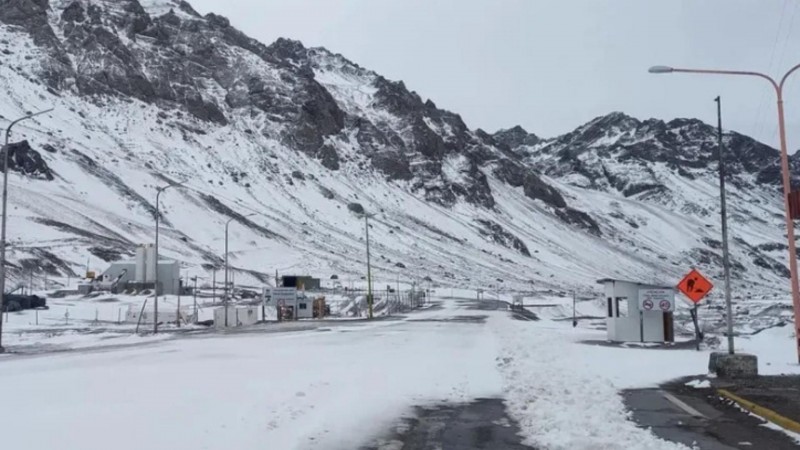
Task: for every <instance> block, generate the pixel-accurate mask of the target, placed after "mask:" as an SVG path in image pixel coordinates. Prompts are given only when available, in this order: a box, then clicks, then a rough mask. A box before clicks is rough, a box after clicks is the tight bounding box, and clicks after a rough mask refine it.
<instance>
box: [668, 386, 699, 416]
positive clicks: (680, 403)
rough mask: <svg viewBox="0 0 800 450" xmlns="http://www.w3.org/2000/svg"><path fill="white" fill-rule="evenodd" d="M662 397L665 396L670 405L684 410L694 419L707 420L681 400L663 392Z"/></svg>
mask: <svg viewBox="0 0 800 450" xmlns="http://www.w3.org/2000/svg"><path fill="white" fill-rule="evenodd" d="M661 395H663V396H664V398H665V399H667V400H669V402H670V403H672V404H673V405H675V406H677V407H678V408H680V409H682V410H683V411H684V412H685V413H687V414H689V415H690V416H692V417H698V418H700V419H705V418H706V416H704V415H703V414H702V413H700V411H698V410H696V409H694V408H692V407H691V406H689V405H687V404H686V403H685V402H683V401H682V400H680V399H679V398H677V397H675V396H674V395H672V394H670V393H669V392H664V391H661Z"/></svg>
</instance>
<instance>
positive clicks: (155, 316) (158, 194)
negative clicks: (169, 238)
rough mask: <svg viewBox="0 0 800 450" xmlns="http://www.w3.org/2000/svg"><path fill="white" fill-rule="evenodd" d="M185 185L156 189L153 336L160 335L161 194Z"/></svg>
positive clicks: (172, 185)
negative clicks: (159, 241)
mask: <svg viewBox="0 0 800 450" xmlns="http://www.w3.org/2000/svg"><path fill="white" fill-rule="evenodd" d="M182 185H183V183H178V184H168V185H166V186H162V187H159V188H156V248H155V252H156V261H155V264H156V270H155V278H154V280H153V281H154V283H155V284H154V285H153V290H154V291H155V299H154V301H153V334H158V219H159V218H160V217H161V213H160V212H159V205H160V202H159V199H160V197H161V193H162V192H164V191H166V190H167V189H169V188H171V187H180V186H182Z"/></svg>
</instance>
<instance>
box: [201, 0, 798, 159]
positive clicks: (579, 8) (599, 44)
mask: <svg viewBox="0 0 800 450" xmlns="http://www.w3.org/2000/svg"><path fill="white" fill-rule="evenodd" d="M190 2H191V3H192V4H193V5H194V6H195V8H196V9H197V10H198V11H200V12H201V13H203V14H205V13H207V12H212V11H213V12H216V13H218V14H222V15H224V16H227V17H229V18H230V19H231V21H232V22H233V24H234V25H235V26H236V27H237V28H239V29H241V30H242V31H244V32H245V33H247V34H249V35H250V36H253V37H255V38H257V39H259V40H262V41H264V42H265V43H267V44H269V43H271V42H272V41H274V40H275V39H276V38H278V37H289V38H293V39H298V40H301V41H303V43H304V44H306V45H307V46H324V47H326V48H328V49H329V50H331V51H333V52H338V53H342V54H343V55H344V56H345V57H347V58H349V59H350V60H352V61H354V62H356V63H358V64H360V65H361V66H363V67H366V68H369V69H372V70H375V71H376V72H378V73H380V74H381V75H384V76H385V77H387V78H389V79H394V80H403V81H405V82H406V85H407V86H408V87H409V88H410V89H413V90H415V91H417V92H418V93H419V94H420V95H421V96H422V97H423V98H430V99H431V100H433V101H434V102H435V103H436V104H437V105H438V106H439V107H441V108H445V109H449V110H452V111H454V112H456V113H459V114H461V115H462V117H463V118H464V120H465V121H466V122H467V125H469V126H470V127H471V128H483V129H485V130H487V131H490V132H493V131H495V130H497V129H499V128H508V127H511V126H513V125H517V124H519V125H522V126H523V127H525V128H526V129H527V130H528V131H529V132H533V133H536V134H537V135H540V136H543V137H552V136H555V135H558V134H561V133H564V132H567V131H570V130H572V129H574V128H576V127H577V126H578V125H580V124H582V123H584V122H586V121H588V120H591V119H592V118H594V117H596V116H599V115H603V114H606V113H608V112H611V111H623V112H625V113H627V114H630V115H633V116H635V117H638V118H650V117H656V118H661V119H671V118H674V117H697V118H700V119H702V120H705V121H707V122H709V123H716V110H715V104H714V102H713V99H714V97H716V96H717V95H722V98H723V108H724V109H723V120H724V126H725V127H726V128H731V129H735V130H737V131H740V132H743V133H745V134H748V135H751V136H754V137H756V138H758V139H760V140H762V141H764V142H765V143H767V144H770V145H773V146H776V147H777V145H778V138H777V112H776V106H775V95H774V93H773V91H772V90H771V88H770V87H769V85H768V84H767V83H766V82H765V81H763V80H760V79H757V78H731V77H714V76H700V75H684V74H671V75H651V74H648V73H647V68H648V67H649V66H651V65H656V64H665V65H672V66H675V67H687V68H726V69H746V70H759V71H764V72H767V73H768V74H770V75H775V76H778V74H779V73H780V75H782V74H783V73H784V72H785V71H786V70H788V69H789V68H790V67H791V66H792V65H794V64H796V63H800V0H702V1H701V0H695V1H690V0H646V1H645V0H550V1H544V0H225V1H224V2H220V1H219V0H191V1H190ZM785 96H786V114H787V121H788V130H789V147H790V149H794V148H800V71H798V72H796V73H795V75H794V76H793V78H792V79H790V81H789V82H788V83H787V89H786V92H785Z"/></svg>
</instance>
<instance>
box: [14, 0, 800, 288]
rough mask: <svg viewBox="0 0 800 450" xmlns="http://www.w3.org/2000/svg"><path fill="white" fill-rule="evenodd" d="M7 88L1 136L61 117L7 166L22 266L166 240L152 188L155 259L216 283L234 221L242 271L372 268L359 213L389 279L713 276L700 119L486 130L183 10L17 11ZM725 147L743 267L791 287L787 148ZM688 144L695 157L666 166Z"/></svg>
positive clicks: (367, 78) (73, 4)
mask: <svg viewBox="0 0 800 450" xmlns="http://www.w3.org/2000/svg"><path fill="white" fill-rule="evenodd" d="M0 92H3V93H4V94H5V96H4V101H3V102H1V103H0V120H2V122H0V125H2V124H3V123H5V121H8V120H13V119H14V118H16V117H18V116H21V115H24V114H25V113H27V112H29V111H36V110H39V109H43V108H47V107H55V108H56V110H55V112H54V113H52V114H50V115H47V116H41V117H40V118H37V119H34V120H31V121H27V122H24V123H22V124H20V125H18V126H17V127H16V128H15V129H14V133H13V135H12V138H13V139H12V141H20V140H23V139H24V140H26V141H27V143H25V144H19V145H17V146H15V147H14V149H16V150H15V152H18V155H19V156H17V157H15V158H14V161H16V162H18V163H17V164H15V165H14V169H15V173H14V174H13V175H12V177H11V191H10V198H11V205H12V207H11V209H10V226H9V236H10V240H11V247H10V259H11V261H12V263H13V264H15V267H14V268H13V269H12V273H13V275H14V276H16V277H21V276H26V274H27V273H28V272H29V271H31V270H33V271H35V272H36V274H37V276H42V275H43V274H44V273H45V272H48V273H49V274H50V275H62V276H63V275H66V274H68V273H72V272H79V271H81V270H82V268H83V267H84V266H85V264H86V259H87V256H89V255H93V256H92V258H93V261H94V262H93V263H91V265H92V266H94V267H97V268H102V266H103V265H104V264H105V263H107V262H109V261H112V260H114V259H116V258H120V257H124V256H125V255H128V254H130V253H131V252H132V250H133V247H134V245H136V244H138V243H145V242H152V240H153V234H154V229H153V226H154V224H153V222H154V216H155V193H156V187H158V186H164V185H167V184H170V183H177V182H182V183H184V184H183V187H179V188H175V189H172V190H168V191H166V192H165V193H164V194H163V195H162V197H161V211H162V215H163V224H164V228H163V229H162V234H161V236H162V240H161V248H162V252H163V253H164V254H165V255H167V256H171V257H176V258H179V259H180V260H181V261H184V262H185V263H186V266H187V268H188V269H189V270H190V271H192V272H193V273H196V274H199V275H203V274H202V272H204V271H209V270H211V268H212V267H214V266H215V265H219V264H220V263H221V257H222V251H223V237H224V234H223V230H224V223H225V221H227V220H229V219H235V220H234V222H233V224H232V225H231V245H230V247H231V250H232V252H233V253H232V264H233V265H234V266H235V267H236V269H237V281H238V280H240V279H242V278H241V277H244V278H246V279H249V280H251V281H256V280H258V281H260V282H264V283H268V282H270V280H271V276H272V274H274V271H275V270H279V271H281V272H308V273H313V274H315V275H320V276H323V277H328V276H330V275H333V274H336V275H339V276H340V277H341V278H348V277H350V278H356V279H358V278H360V277H362V276H363V275H364V272H365V251H364V219H363V215H362V214H361V212H362V211H365V212H368V213H370V214H374V215H375V216H374V218H373V219H372V220H371V221H370V226H371V227H372V228H371V230H370V238H371V239H372V240H373V246H372V250H373V255H374V257H373V263H374V265H375V266H376V268H375V270H374V273H375V277H376V278H377V279H378V283H379V285H380V284H382V283H383V282H386V283H388V282H389V281H390V280H396V279H397V278H398V277H400V278H401V279H404V280H412V279H417V280H419V279H423V278H424V277H430V278H432V279H433V280H435V281H439V282H446V283H460V284H463V285H467V286H487V285H498V286H499V285H502V286H505V287H508V288H516V289H537V290H547V289H571V288H574V287H581V288H590V287H592V284H593V281H594V280H595V279H596V278H599V277H603V276H619V277H624V278H643V279H648V280H660V281H664V282H672V281H674V280H676V279H677V277H679V276H680V275H681V273H682V272H683V271H684V270H685V269H686V268H688V267H689V266H692V265H697V266H699V267H701V268H703V269H705V270H707V271H708V272H710V274H711V275H712V276H716V275H717V274H718V273H719V266H720V265H719V243H718V222H719V220H718V215H717V213H716V211H717V208H716V203H717V201H718V199H717V197H718V191H717V187H716V186H717V185H716V176H715V173H714V164H713V162H712V159H713V158H711V156H712V155H711V149H712V147H711V142H713V140H711V139H712V138H713V129H711V128H710V127H708V126H706V125H702V124H699V123H695V122H694V121H685V125H681V124H682V123H684V122H679V123H678V122H670V124H667V125H664V126H661V125H659V123H660V124H663V122H657V121H648V122H644V124H646V125H647V126H649V127H652V128H653V129H655V128H658V127H659V126H661V127H662V128H663V130H662V131H661V132H660V134H659V133H656V132H653V133H650V132H648V131H642V130H641V129H642V127H644V125H642V123H641V122H639V121H637V120H635V119H632V118H624V116H621V115H618V114H614V115H611V116H609V117H608V118H606V119H599V120H600V122H599V123H595V122H592V123H591V124H587V125H585V126H584V127H581V128H579V129H578V130H576V132H575V133H571V134H569V135H565V136H562V137H559V138H556V139H552V140H541V139H540V138H538V137H536V136H534V135H529V134H527V132H525V131H524V130H522V129H520V128H514V129H511V130H507V131H505V132H501V133H498V134H495V135H489V134H487V133H485V132H483V131H481V130H474V131H473V130H470V129H468V127H467V126H466V125H465V124H464V122H463V121H462V120H461V118H460V117H459V116H458V115H457V114H454V113H451V112H448V111H443V110H441V109H438V108H437V107H436V105H435V104H434V103H433V102H431V101H423V99H421V98H420V97H419V96H418V95H417V94H416V93H414V92H412V91H409V90H408V89H407V88H406V87H405V85H404V84H403V83H402V82H393V81H389V80H387V79H385V78H383V77H382V76H380V75H378V74H376V73H374V72H372V71H369V70H367V69H364V68H362V67H359V66H358V65H356V64H355V63H352V62H350V61H348V60H347V59H346V58H344V57H343V56H341V55H336V54H333V53H331V52H329V51H327V50H325V49H323V48H313V49H308V48H305V47H303V46H302V44H300V43H298V42H295V41H289V40H279V41H277V42H275V43H273V44H272V45H270V46H265V45H263V44H261V43H259V42H257V41H255V40H253V39H250V38H248V37H247V36H245V35H243V34H242V33H240V32H239V31H237V30H236V29H235V28H233V27H232V26H231V24H230V23H229V22H228V20H227V19H225V18H223V17H220V16H217V15H213V14H209V15H207V16H205V17H201V16H199V15H198V14H197V13H196V12H195V11H194V10H193V9H192V8H191V6H189V5H188V4H187V3H186V2H179V1H172V0H138V1H137V0H114V1H111V0H94V1H91V2H90V1H87V0H50V1H48V0H0ZM619 117H623V118H624V120H622V119H620V120H616V119H615V118H619ZM603 120H606V122H603ZM664 127H666V128H664ZM687 127H688V128H687ZM687 129H690V131H691V132H689V131H685V132H684V131H683V130H687ZM631 130H635V132H632V131H631ZM591 133H595V134H597V137H596V138H594V139H589V137H588V135H589V134H591ZM631 133H633V134H631ZM636 133H639V134H636ZM729 138H730V139H731V146H732V149H735V151H734V152H733V156H732V158H733V159H734V160H735V161H739V162H740V163H741V164H740V165H741V167H740V170H739V171H738V172H737V173H736V175H735V176H736V182H735V183H733V184H734V186H733V187H732V192H731V204H732V207H733V209H734V214H733V218H732V220H733V224H732V234H733V236H735V237H736V239H737V244H736V245H734V260H735V262H736V271H735V273H736V275H737V279H738V280H740V281H741V282H742V283H747V285H748V286H751V287H752V288H753V289H758V290H764V289H768V288H770V287H776V288H777V289H778V291H779V292H782V291H783V290H784V288H785V286H784V285H786V284H788V283H785V281H784V278H783V277H784V276H785V267H784V266H785V264H784V262H785V256H784V253H785V251H784V248H783V247H781V243H782V231H781V225H780V224H781V219H780V212H781V208H780V207H781V205H780V203H779V202H780V196H779V194H778V193H777V192H778V191H777V184H776V181H777V172H776V171H775V168H776V167H777V166H776V163H777V154H776V153H775V151H774V150H772V149H768V148H766V147H764V146H761V145H760V144H757V143H755V142H754V141H752V140H750V139H748V138H746V137H743V136H739V135H736V134H733V133H731V134H729ZM689 147H691V148H692V149H693V150H692V152H693V154H694V155H696V157H695V158H694V159H686V158H683V159H682V158H673V159H670V158H664V157H663V155H671V154H683V153H686V152H688V150H687V148H689ZM654 149H655V150H654ZM656 150H658V151H656ZM700 155H707V156H702V157H701V156H700ZM753 161H755V162H754V163H753V164H754V165H752V164H750V163H751V162H753ZM48 178H52V179H48ZM651 185H652V186H651ZM740 241H741V242H740Z"/></svg>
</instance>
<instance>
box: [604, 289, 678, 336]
mask: <svg viewBox="0 0 800 450" xmlns="http://www.w3.org/2000/svg"><path fill="white" fill-rule="evenodd" d="M597 282H598V283H600V284H602V285H603V287H604V296H603V298H605V301H606V311H607V313H606V324H607V331H608V340H609V341H614V342H673V341H674V340H675V331H674V318H673V311H674V310H675V288H673V287H671V286H657V285H652V284H645V283H637V282H634V281H625V280H614V279H610V278H605V279H602V280H598V281H597Z"/></svg>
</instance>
